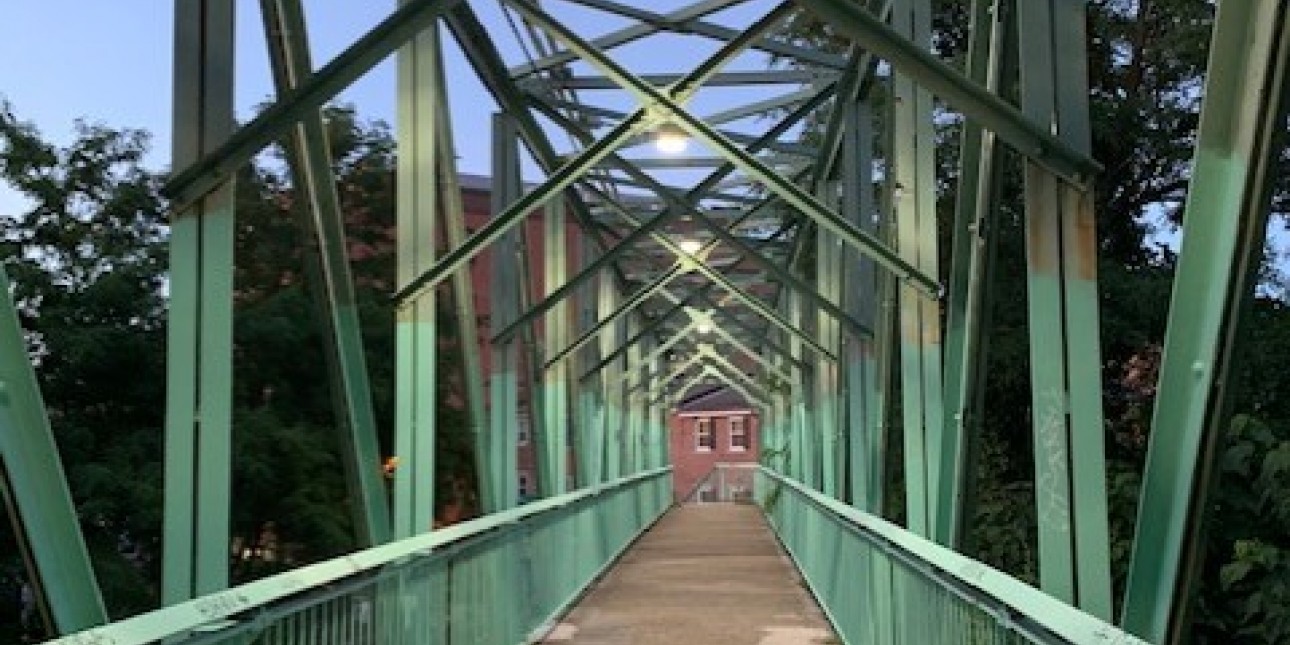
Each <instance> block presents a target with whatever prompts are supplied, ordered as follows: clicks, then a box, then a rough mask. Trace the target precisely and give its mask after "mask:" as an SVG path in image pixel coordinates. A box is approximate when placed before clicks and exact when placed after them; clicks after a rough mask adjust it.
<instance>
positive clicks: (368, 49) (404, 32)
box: [162, 0, 460, 211]
mask: <svg viewBox="0 0 1290 645" xmlns="http://www.w3.org/2000/svg"><path fill="white" fill-rule="evenodd" d="M459 1H460V0H411V1H408V2H404V3H403V4H402V5H400V6H399V8H398V9H396V10H395V11H394V12H393V13H391V14H390V15H389V17H387V18H386V19H384V20H382V21H381V22H380V23H378V24H377V25H376V26H375V27H373V28H372V29H371V31H368V32H367V33H366V34H364V35H363V36H362V37H360V38H359V39H358V40H356V41H354V44H352V45H350V46H349V47H348V48H346V49H345V51H343V52H341V53H340V54H337V55H336V57H335V58H333V59H332V60H331V61H329V62H328V63H327V64H326V65H324V66H323V67H322V68H321V69H319V70H318V71H317V72H314V73H313V74H311V75H310V76H309V77H308V78H306V79H302V80H301V81H300V84H299V85H297V86H296V89H295V90H294V91H292V92H290V93H289V94H287V95H286V96H283V97H281V98H279V99H278V100H277V101H275V102H274V103H273V105H270V106H269V107H267V108H265V109H264V110H263V111H261V112H260V113H259V114H258V115H257V116H256V117H255V118H254V119H251V121H249V122H248V123H247V124H246V125H243V126H242V127H241V128H238V129H237V131H236V132H234V133H232V135H231V136H228V137H226V138H225V139H226V140H224V141H223V143H222V144H220V145H219V146H218V147H214V146H212V147H211V148H209V149H208V150H204V151H203V154H202V155H201V156H198V157H193V158H192V159H191V160H184V162H183V163H182V164H176V166H175V167H176V168H179V170H178V171H177V172H176V173H175V174H174V175H173V176H172V177H171V178H170V180H169V181H167V182H166V185H165V186H164V187H163V189H162V193H163V194H164V195H166V196H167V197H169V198H170V199H171V202H172V204H171V205H172V207H173V208H174V209H175V210H177V211H183V210H187V209H188V207H189V206H190V205H192V204H193V203H194V202H196V201H197V200H198V199H200V198H201V197H202V196H204V195H206V194H207V193H209V192H211V191H213V190H215V189H216V188H219V187H220V186H222V185H224V184H225V182H227V181H229V180H230V179H231V178H232V177H233V176H234V175H235V174H236V173H237V171H238V170H239V169H240V168H242V166H244V165H246V164H247V163H248V162H250V161H251V159H252V158H253V157H255V155H256V153H258V152H259V151H260V150H262V149H263V148H264V147H265V146H267V145H269V144H270V143H273V142H274V141H277V140H278V139H281V138H282V137H283V135H284V133H285V131H286V129H287V128H289V127H291V126H292V125H293V124H295V123H296V122H298V121H299V120H300V119H301V118H303V117H304V116H306V115H308V114H311V113H313V112H317V111H318V110H319V109H321V108H322V107H323V105H325V104H326V103H327V101H330V100H332V99H333V98H335V97H336V95H337V94H340V92H341V91H342V90H344V89H345V88H347V87H349V86H350V85H351V84H352V83H353V82H354V81H355V80H358V78H359V77H361V76H362V75H364V74H366V73H367V72H368V70H370V69H372V68H373V67H375V66H376V64H377V63H379V62H381V61H383V60H385V58H386V57H388V56H389V55H390V54H392V53H394V50H396V49H398V48H399V47H401V46H402V45H403V44H404V43H406V42H408V41H409V40H411V39H412V37H413V36H416V35H417V34H418V33H421V32H422V31H423V30H425V29H426V27H428V26H430V25H431V24H434V21H435V19H437V18H438V17H439V15H440V14H442V13H443V12H444V11H445V10H447V9H449V8H451V7H452V6H453V5H455V4H457V2H459Z"/></svg>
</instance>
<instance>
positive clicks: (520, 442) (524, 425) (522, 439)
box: [515, 414, 533, 446]
mask: <svg viewBox="0 0 1290 645" xmlns="http://www.w3.org/2000/svg"><path fill="white" fill-rule="evenodd" d="M515 424H516V428H515V445H517V446H527V445H529V441H530V438H531V437H532V435H533V429H532V427H531V425H532V424H530V423H529V417H528V415H527V414H518V415H516V418H515Z"/></svg>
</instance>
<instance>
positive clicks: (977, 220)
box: [933, 0, 1004, 548]
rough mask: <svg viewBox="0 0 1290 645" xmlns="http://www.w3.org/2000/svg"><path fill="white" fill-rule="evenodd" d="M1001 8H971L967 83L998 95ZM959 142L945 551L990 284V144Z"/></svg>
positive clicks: (976, 136)
mask: <svg viewBox="0 0 1290 645" xmlns="http://www.w3.org/2000/svg"><path fill="white" fill-rule="evenodd" d="M1003 14H1004V11H1003V7H1002V6H1001V0H974V1H973V3H972V15H971V25H970V28H969V29H970V31H969V33H970V38H971V40H970V42H969V48H968V60H967V76H968V77H970V78H972V79H973V80H974V81H976V82H978V83H981V84H983V85H984V86H985V87H987V88H988V89H990V91H992V92H997V91H998V86H999V65H1000V62H1001V61H1002V55H1001V48H1002V47H1001V45H1002V38H1003V32H1004V25H1003V18H1004V15H1003ZM962 127H963V133H962V136H961V142H960V149H961V152H960V155H959V183H958V190H957V196H956V198H957V202H956V204H955V216H954V231H953V242H952V244H953V247H952V253H951V266H950V282H949V288H948V298H949V300H948V303H947V306H946V326H947V327H948V332H947V334H946V345H945V412H946V417H945V430H944V433H945V434H944V444H943V446H942V451H941V460H940V463H939V464H937V467H938V468H939V469H940V475H939V478H938V481H939V482H940V487H941V491H940V493H938V495H937V507H936V524H935V530H934V532H933V538H934V539H935V540H936V541H937V542H940V543H941V544H944V545H946V546H950V547H952V548H957V547H959V546H961V544H962V534H963V528H964V527H963V521H964V517H965V510H966V509H965V499H966V497H967V489H968V487H969V486H970V484H971V482H970V480H969V479H968V472H969V471H968V467H967V466H968V463H969V462H970V460H971V457H970V455H971V454H972V453H974V452H975V445H976V434H977V432H978V431H979V423H980V407H981V403H982V400H981V395H982V390H981V383H980V381H979V377H980V376H981V375H982V365H981V363H982V362H983V361H984V360H985V353H984V340H985V339H984V337H983V336H984V331H983V328H982V324H981V323H982V318H983V316H984V313H985V311H984V308H985V303H986V301H987V299H986V295H985V294H986V291H987V290H988V289H989V287H990V284H989V282H988V280H987V277H988V276H989V274H990V272H989V259H990V258H991V255H992V254H991V251H992V249H993V243H992V242H991V240H993V239H994V236H995V228H996V220H997V217H996V214H997V209H995V208H994V206H993V195H992V192H991V188H992V186H993V182H994V154H995V136H994V133H992V132H987V131H986V130H984V129H983V128H982V127H981V124H980V123H977V122H976V121H974V120H972V119H967V120H965V121H964V123H963V126H962Z"/></svg>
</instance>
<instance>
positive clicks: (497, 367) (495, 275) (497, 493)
mask: <svg viewBox="0 0 1290 645" xmlns="http://www.w3.org/2000/svg"><path fill="white" fill-rule="evenodd" d="M522 190H523V187H522V186H521V183H520V159H519V136H518V132H517V130H516V127H515V121H514V120H513V119H512V118H511V117H510V116H508V115H505V114H494V115H493V191H492V200H493V216H494V217H499V216H500V215H501V214H502V213H504V212H505V211H506V208H507V207H508V206H510V204H511V203H513V202H514V201H515V200H516V199H517V198H519V196H520V195H521V194H522ZM489 251H490V252H489V260H490V263H491V266H492V284H491V286H490V288H489V297H490V301H491V304H490V311H489V316H488V317H489V322H490V325H491V331H492V333H493V334H494V335H496V334H497V332H499V331H501V330H502V329H505V328H506V326H507V325H509V324H510V323H511V321H512V320H514V319H515V317H516V316H517V315H519V298H520V289H521V285H520V284H519V271H518V267H517V266H516V265H517V264H518V263H519V262H520V261H521V259H520V257H519V231H517V230H515V229H511V230H509V231H507V232H506V233H504V234H503V235H501V236H500V237H498V238H497V241H496V242H493V245H492V248H491V249H489ZM519 368H520V364H519V347H518V345H517V340H516V339H515V337H511V338H509V339H507V340H504V341H501V342H496V343H493V346H492V351H491V354H490V360H489V366H488V372H489V383H488V389H489V400H490V401H491V403H490V405H489V408H488V411H489V414H488V418H489V433H488V470H487V471H486V473H485V476H486V477H487V478H488V480H489V482H490V486H491V490H492V498H491V500H490V503H489V505H488V507H487V510H488V511H489V512H496V511H501V510H505V509H508V508H513V507H515V506H516V505H517V504H518V503H519V492H518V491H519V474H518V472H517V468H518V464H517V451H518V440H519V439H518V426H519V422H520V421H519V414H520V410H519V379H520V373H519ZM529 413H530V414H532V410H529ZM530 427H531V426H530Z"/></svg>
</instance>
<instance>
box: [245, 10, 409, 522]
mask: <svg viewBox="0 0 1290 645" xmlns="http://www.w3.org/2000/svg"><path fill="white" fill-rule="evenodd" d="M260 7H261V13H262V14H263V17H264V29H265V36H266V41H267V42H268V50H269V58H270V62H271V63H272V67H273V79H274V86H275V88H276V90H277V92H278V94H279V95H283V94H286V93H288V92H290V91H291V90H293V89H295V88H296V87H298V86H299V85H300V83H301V81H302V80H303V79H304V78H305V77H307V76H308V75H309V74H310V73H311V72H312V71H313V63H312V62H310V55H309V40H308V35H307V31H306V25H305V17H304V11H303V9H302V8H301V6H300V0H262V1H261V3H260ZM287 150H288V151H289V152H288V162H289V164H290V166H291V170H292V179H293V181H294V182H295V184H296V186H297V187H298V189H299V190H301V192H302V193H303V194H304V195H305V196H306V202H307V204H308V209H307V210H306V209H296V213H297V222H298V226H299V227H300V229H301V231H302V232H303V233H304V238H305V239H306V240H307V241H308V242H309V247H310V248H309V249H308V251H309V252H308V253H306V264H305V270H306V280H307V282H308V283H309V285H310V288H311V291H312V293H313V297H314V300H315V301H316V302H317V303H318V304H319V308H320V310H321V315H320V316H319V320H320V322H321V324H322V326H323V328H324V335H325V336H327V337H329V341H330V342H327V343H325V347H324V350H325V357H326V360H327V366H328V373H329V374H330V377H331V378H330V379H329V383H330V384H331V387H332V400H333V407H334V408H335V410H336V418H337V420H338V422H339V423H338V425H339V426H341V430H342V432H341V444H342V445H343V446H344V447H345V449H344V451H343V452H344V465H345V472H346V476H347V479H348V482H349V489H350V491H351V494H352V495H353V497H354V499H355V500H356V502H355V503H354V514H355V526H356V527H358V532H359V542H360V544H363V545H372V544H380V543H382V542H387V541H389V539H390V511H389V501H388V500H389V497H388V492H387V491H386V488H385V482H384V481H383V479H382V473H381V462H382V460H381V453H380V445H379V442H378V441H377V437H376V418H375V415H374V414H373V411H372V393H371V386H370V385H369V383H368V378H367V362H366V359H365V357H364V354H363V338H362V334H361V327H360V325H359V320H358V309H357V307H356V306H355V304H354V283H353V278H352V276H351V275H350V271H349V261H348V258H347V257H346V242H345V230H344V219H343V217H342V214H341V212H340V199H339V196H338V195H337V193H336V182H335V180H334V178H333V177H332V163H331V162H332V159H331V154H330V151H329V150H328V147H327V131H326V129H325V126H324V125H323V121H322V115H321V114H319V113H315V114H311V115H307V116H305V117H304V118H303V119H302V120H301V121H300V122H299V123H297V124H296V125H295V127H293V128H292V129H291V139H290V145H289V146H287Z"/></svg>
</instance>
